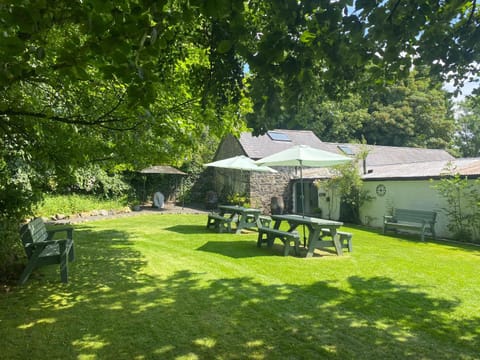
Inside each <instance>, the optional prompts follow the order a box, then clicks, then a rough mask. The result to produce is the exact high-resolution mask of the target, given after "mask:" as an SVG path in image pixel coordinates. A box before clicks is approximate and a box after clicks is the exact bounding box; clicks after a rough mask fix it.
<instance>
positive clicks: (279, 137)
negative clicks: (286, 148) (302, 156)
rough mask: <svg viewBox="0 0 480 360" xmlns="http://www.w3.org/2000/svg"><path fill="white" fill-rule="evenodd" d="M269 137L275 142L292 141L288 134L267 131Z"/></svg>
mask: <svg viewBox="0 0 480 360" xmlns="http://www.w3.org/2000/svg"><path fill="white" fill-rule="evenodd" d="M267 134H268V136H269V137H270V139H272V140H275V141H292V140H290V138H289V137H288V135H287V134H284V133H281V132H277V131H267Z"/></svg>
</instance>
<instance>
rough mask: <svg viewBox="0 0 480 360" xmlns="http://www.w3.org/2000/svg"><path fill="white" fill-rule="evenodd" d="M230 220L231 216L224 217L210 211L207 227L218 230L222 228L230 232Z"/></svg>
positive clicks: (220, 230) (221, 230)
mask: <svg viewBox="0 0 480 360" xmlns="http://www.w3.org/2000/svg"><path fill="white" fill-rule="evenodd" d="M232 220H233V218H231V217H225V216H222V215H220V214H218V213H210V214H208V220H207V229H210V228H214V229H217V230H218V232H223V231H224V230H226V231H227V232H231V231H232V225H231V224H232Z"/></svg>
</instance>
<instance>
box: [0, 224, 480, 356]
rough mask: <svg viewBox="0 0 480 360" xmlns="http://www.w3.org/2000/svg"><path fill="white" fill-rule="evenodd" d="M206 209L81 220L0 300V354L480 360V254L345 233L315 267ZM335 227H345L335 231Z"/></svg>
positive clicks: (313, 262) (376, 235) (371, 234)
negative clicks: (66, 255)
mask: <svg viewBox="0 0 480 360" xmlns="http://www.w3.org/2000/svg"><path fill="white" fill-rule="evenodd" d="M205 224H206V215H142V216H136V217H130V218H121V219H114V220H102V221H97V222H90V223H84V224H79V225H76V226H75V245H76V254H77V261H76V262H74V263H72V264H71V266H70V282H69V283H68V284H66V285H65V284H62V283H60V282H59V275H58V266H51V267H46V268H42V269H39V270H37V271H36V272H35V273H34V274H33V276H32V277H31V279H30V280H29V281H28V282H27V284H26V285H25V286H24V287H21V288H15V289H14V290H13V291H11V292H9V293H3V294H1V295H0V301H1V307H0V339H1V344H2V345H1V347H0V348H1V352H2V355H1V357H2V358H3V359H24V358H29V359H43V358H53V359H60V358H63V359H73V358H78V359H328V358H332V359H479V358H480V350H479V349H480V313H479V309H480V277H479V269H480V248H478V247H473V246H467V245H457V244H451V243H446V242H425V243H421V242H419V241H418V240H417V237H397V238H396V237H392V236H383V235H381V234H379V233H376V232H372V231H369V230H365V229H361V228H348V227H347V228H346V229H345V230H347V231H351V232H352V233H353V234H354V236H353V246H354V249H353V250H354V251H353V253H351V254H349V253H348V252H346V253H345V256H343V257H338V256H336V255H334V254H333V253H328V252H325V253H323V256H316V257H314V258H312V259H305V258H297V257H294V256H289V257H283V256H282V249H281V247H280V246H279V245H276V246H275V247H274V248H272V249H267V248H261V249H259V248H257V247H256V243H255V241H256V234H255V233H254V232H252V233H249V234H240V235H234V234H217V233H213V232H211V231H207V230H206V229H205ZM342 229H343V228H342Z"/></svg>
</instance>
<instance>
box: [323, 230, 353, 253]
mask: <svg viewBox="0 0 480 360" xmlns="http://www.w3.org/2000/svg"><path fill="white" fill-rule="evenodd" d="M337 235H338V240H339V241H340V246H341V247H342V248H343V249H348V252H352V251H353V245H352V238H353V234H352V233H349V232H346V231H337ZM324 236H332V232H331V231H330V229H322V233H321V237H324Z"/></svg>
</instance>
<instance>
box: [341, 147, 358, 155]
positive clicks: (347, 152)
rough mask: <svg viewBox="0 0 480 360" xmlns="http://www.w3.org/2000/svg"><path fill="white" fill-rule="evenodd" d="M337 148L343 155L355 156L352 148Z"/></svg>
mask: <svg viewBox="0 0 480 360" xmlns="http://www.w3.org/2000/svg"><path fill="white" fill-rule="evenodd" d="M338 148H339V149H340V150H342V152H343V153H344V154H347V155H355V153H354V152H353V150H352V148H351V147H350V146H348V145H338Z"/></svg>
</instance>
